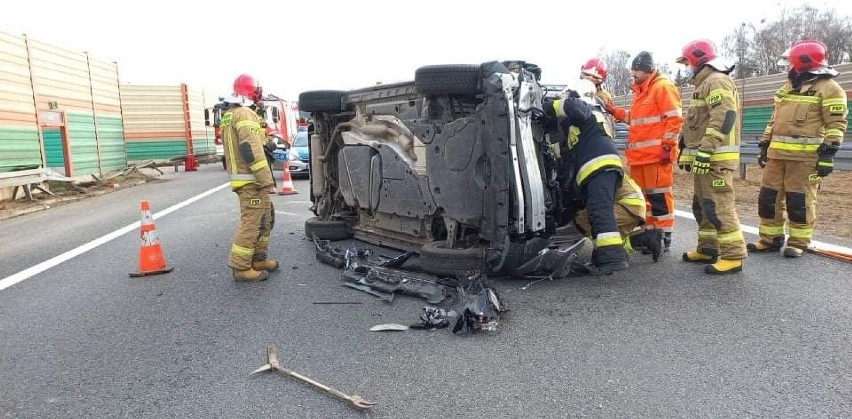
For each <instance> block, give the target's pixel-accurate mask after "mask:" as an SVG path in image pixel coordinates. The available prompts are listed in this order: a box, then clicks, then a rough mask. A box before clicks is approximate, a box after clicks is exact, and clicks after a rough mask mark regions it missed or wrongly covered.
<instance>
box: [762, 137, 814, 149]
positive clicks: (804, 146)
mask: <svg viewBox="0 0 852 419" xmlns="http://www.w3.org/2000/svg"><path fill="white" fill-rule="evenodd" d="M769 148H770V149H772V150H782V151H809V152H816V151H817V150H818V149H819V144H790V143H784V142H776V141H775V139H774V138H773V139H772V142H771V143H769Z"/></svg>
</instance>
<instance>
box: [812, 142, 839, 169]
mask: <svg viewBox="0 0 852 419" xmlns="http://www.w3.org/2000/svg"><path fill="white" fill-rule="evenodd" d="M839 149H840V146H838V145H836V144H826V143H822V144H820V145H819V148H818V149H817V156H819V159H818V160H817V165H816V171H817V176H819V177H826V176H828V175H829V174H831V172H832V171H834V155H835V154H837V150H839Z"/></svg>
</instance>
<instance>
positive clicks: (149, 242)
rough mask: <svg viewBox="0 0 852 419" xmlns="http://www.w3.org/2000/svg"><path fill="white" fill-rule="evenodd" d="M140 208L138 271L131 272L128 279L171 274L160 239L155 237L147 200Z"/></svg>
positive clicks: (155, 233)
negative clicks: (140, 239)
mask: <svg viewBox="0 0 852 419" xmlns="http://www.w3.org/2000/svg"><path fill="white" fill-rule="evenodd" d="M140 206H141V208H142V221H141V224H140V226H139V233H140V236H141V238H142V244H141V246H140V247H139V271H138V272H131V273H130V277H131V278H133V277H139V276H147V275H158V274H164V273H168V272H171V271H172V269H174V268H172V267H170V266H168V265H167V264H166V258H165V256H163V248H162V246H161V245H160V238H159V236H157V227H156V226H155V225H154V219H153V217H152V216H151V203H150V202H148V200H143V201H142V204H141V205H140Z"/></svg>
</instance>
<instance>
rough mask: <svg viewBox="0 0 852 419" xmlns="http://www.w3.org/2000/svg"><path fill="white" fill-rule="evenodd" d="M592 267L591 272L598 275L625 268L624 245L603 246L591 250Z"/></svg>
mask: <svg viewBox="0 0 852 419" xmlns="http://www.w3.org/2000/svg"><path fill="white" fill-rule="evenodd" d="M592 261H593V262H594V265H595V267H594V269H593V270H592V273H594V274H595V275H598V276H603V275H611V274H613V273H614V272H618V271H623V270H625V269H627V267H628V265H627V253H626V252H625V251H624V246H604V247H600V248H596V249H595V250H594V251H592Z"/></svg>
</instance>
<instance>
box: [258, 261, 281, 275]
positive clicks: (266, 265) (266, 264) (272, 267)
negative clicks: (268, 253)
mask: <svg viewBox="0 0 852 419" xmlns="http://www.w3.org/2000/svg"><path fill="white" fill-rule="evenodd" d="M278 266H279V263H278V261H277V260H275V259H262V260H255V261H252V263H251V268H252V269H254V270H256V271H267V272H272V271H277V270H278Z"/></svg>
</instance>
